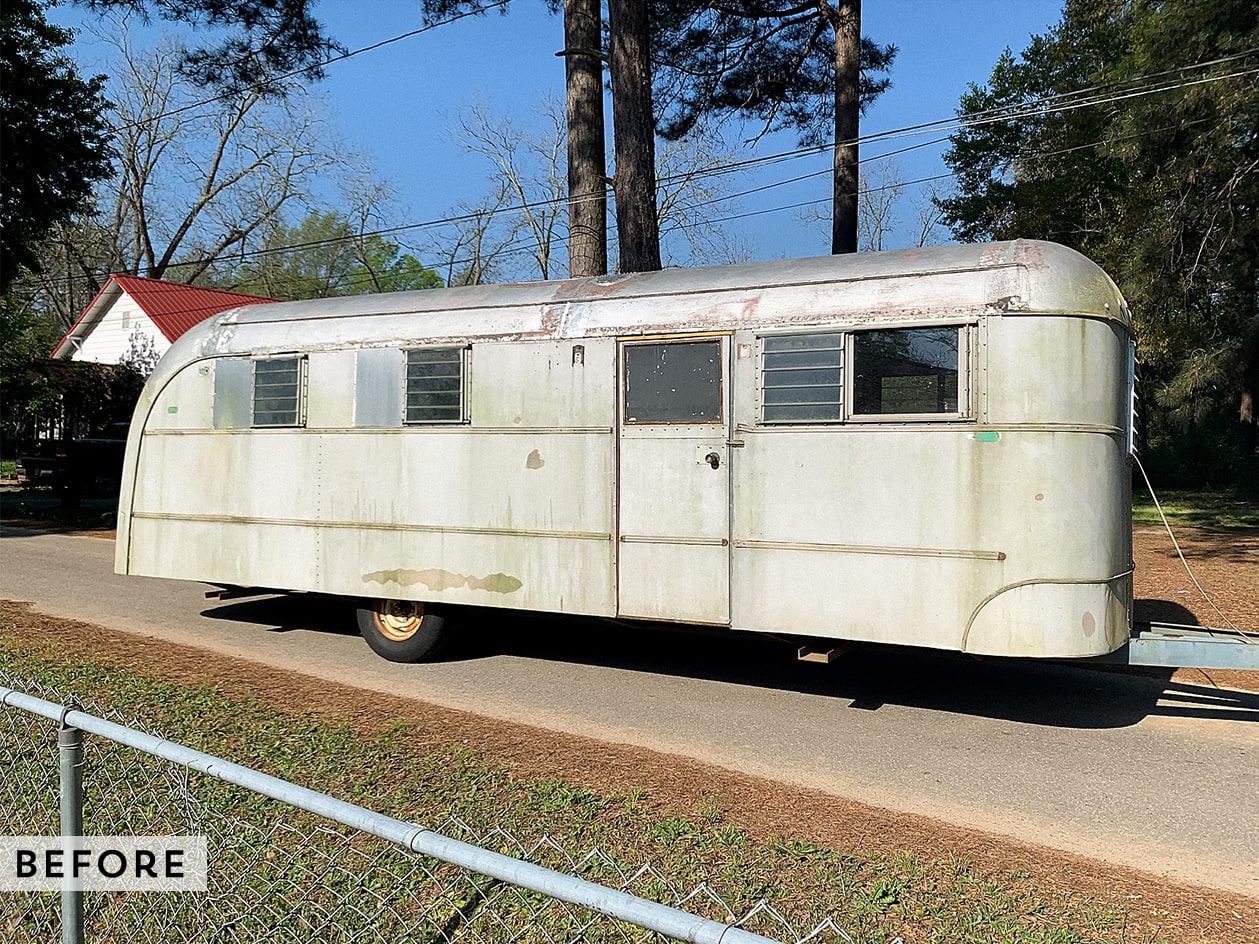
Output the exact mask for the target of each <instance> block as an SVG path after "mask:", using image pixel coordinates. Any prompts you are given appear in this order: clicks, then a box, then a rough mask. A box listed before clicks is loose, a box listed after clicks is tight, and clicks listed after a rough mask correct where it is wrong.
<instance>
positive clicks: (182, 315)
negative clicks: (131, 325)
mask: <svg viewBox="0 0 1259 944" xmlns="http://www.w3.org/2000/svg"><path fill="white" fill-rule="evenodd" d="M112 278H113V280H114V281H115V282H117V283H118V284H119V285H120V286H122V289H123V291H125V292H126V293H127V294H128V295H130V296H131V297H132V298H134V299H135V301H136V304H137V305H139V306H140V308H141V309H142V310H143V311H144V313H145V314H146V315H148V316H149V317H150V318H152V319H153V323H154V324H156V325H157V327H158V328H159V330H161V332H162V334H164V335H165V336H166V340H168V341H174V340H175V339H176V338H178V337H179V336H180V335H181V334H183V333H184V332H185V331H187V330H188V329H189V328H191V327H192V326H193V325H195V324H199V323H201V322H202V321H205V319H207V318H209V317H210V316H211V315H217V314H218V313H219V312H221V311H227V310H228V309H229V308H239V307H240V306H241V305H256V304H260V303H266V302H273V301H275V299H274V298H263V297H261V296H259V295H242V294H241V293H240V292H222V291H219V290H218V289H213V288H198V287H197V286H195V285H180V284H179V283H178V282H163V281H161V280H160V279H142V278H140V277H139V276H135V275H115V276H112Z"/></svg>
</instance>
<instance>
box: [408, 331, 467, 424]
mask: <svg viewBox="0 0 1259 944" xmlns="http://www.w3.org/2000/svg"><path fill="white" fill-rule="evenodd" d="M464 353H465V349H464V348H462V347H428V348H420V349H418V350H414V351H407V378H406V397H407V403H406V421H407V422H408V423H462V422H463V421H464V396H463V364H464Z"/></svg>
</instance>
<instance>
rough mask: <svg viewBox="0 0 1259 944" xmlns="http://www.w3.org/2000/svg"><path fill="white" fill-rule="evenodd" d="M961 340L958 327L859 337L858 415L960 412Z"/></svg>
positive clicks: (854, 366)
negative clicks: (958, 394)
mask: <svg viewBox="0 0 1259 944" xmlns="http://www.w3.org/2000/svg"><path fill="white" fill-rule="evenodd" d="M960 341H961V331H960V330H959V329H958V328H956V327H947V328H903V329H898V330H894V331H863V332H861V333H859V334H854V335H853V336H852V344H853V357H852V372H853V382H852V396H853V410H852V411H853V413H854V414H855V415H871V414H873V415H879V414H890V415H903V414H914V413H947V414H957V412H958V396H957V392H958V378H959V376H960V374H961V358H960V347H961V344H960Z"/></svg>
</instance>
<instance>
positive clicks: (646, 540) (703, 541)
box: [621, 534, 730, 547]
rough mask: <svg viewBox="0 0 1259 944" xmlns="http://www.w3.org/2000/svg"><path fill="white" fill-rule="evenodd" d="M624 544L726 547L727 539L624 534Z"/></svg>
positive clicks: (622, 537) (622, 540) (622, 538)
mask: <svg viewBox="0 0 1259 944" xmlns="http://www.w3.org/2000/svg"><path fill="white" fill-rule="evenodd" d="M621 543H622V544H687V545H691V546H693V547H726V546H727V545H728V544H729V543H730V542H729V541H728V540H727V539H726V538H694V537H677V536H673V535H657V534H622V535H621Z"/></svg>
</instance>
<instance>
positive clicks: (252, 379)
mask: <svg viewBox="0 0 1259 944" xmlns="http://www.w3.org/2000/svg"><path fill="white" fill-rule="evenodd" d="M276 361H294V362H296V364H297V398H296V399H297V403H296V412H295V416H294V418H293V422H291V423H259V422H258V365H259V364H268V363H275V362H276ZM308 375H309V359H308V358H307V356H306V355H305V354H299V353H286V354H268V355H266V356H264V357H251V358H250V359H249V428H250V429H304V428H305V427H306V395H307V386H308ZM264 412H272V413H274V412H276V411H274V410H271V411H264Z"/></svg>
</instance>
